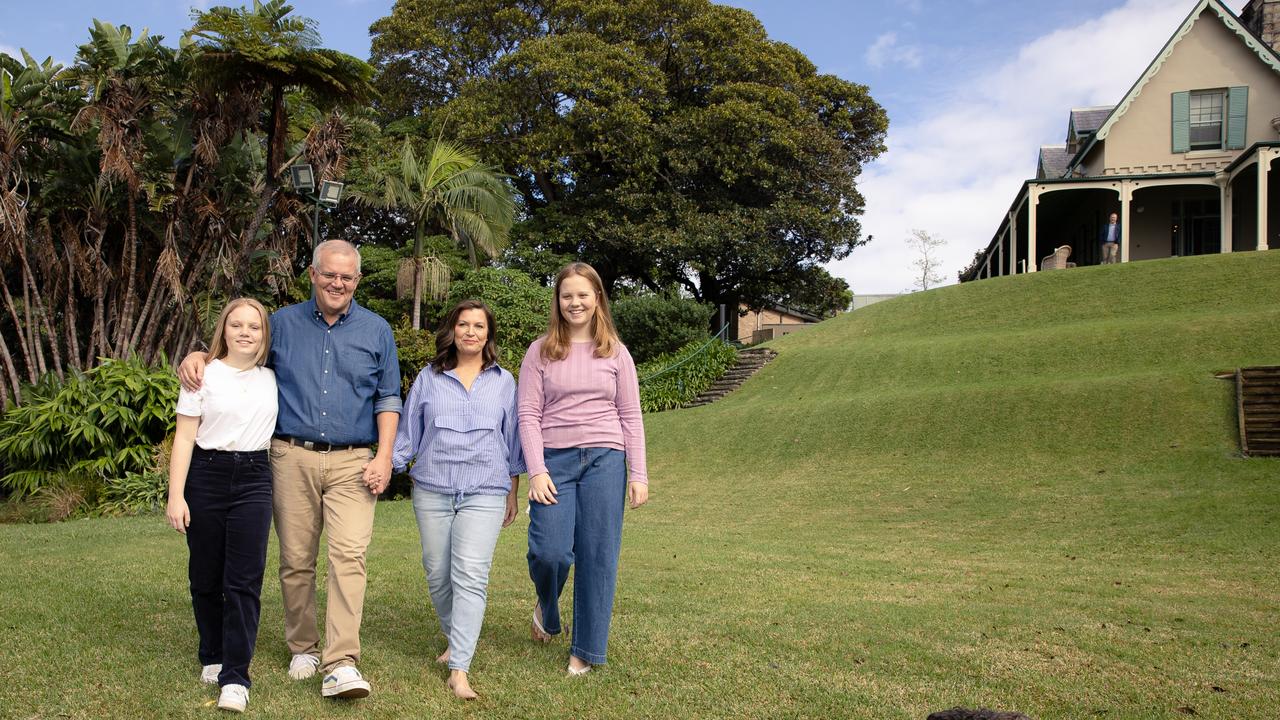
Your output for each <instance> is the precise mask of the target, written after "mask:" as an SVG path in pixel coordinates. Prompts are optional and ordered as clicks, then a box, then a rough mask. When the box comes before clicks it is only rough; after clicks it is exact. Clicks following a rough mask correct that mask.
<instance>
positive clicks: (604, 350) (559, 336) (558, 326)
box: [542, 262, 622, 360]
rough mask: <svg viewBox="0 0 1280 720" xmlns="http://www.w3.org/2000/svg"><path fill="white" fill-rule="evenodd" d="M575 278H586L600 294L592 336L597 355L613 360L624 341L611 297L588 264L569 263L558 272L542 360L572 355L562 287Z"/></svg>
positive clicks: (597, 300) (597, 299)
mask: <svg viewBox="0 0 1280 720" xmlns="http://www.w3.org/2000/svg"><path fill="white" fill-rule="evenodd" d="M574 275H577V276H579V277H584V278H586V279H587V282H589V283H591V289H592V290H594V291H595V293H596V311H595V313H594V315H593V316H592V318H591V334H592V336H593V339H594V340H595V343H596V351H595V356H596V357H598V358H604V357H613V355H614V353H616V352H617V346H618V345H620V344H622V340H621V339H619V337H618V331H617V329H616V328H614V326H613V315H611V314H610V313H609V296H608V295H605V293H604V283H603V282H601V281H600V274H599V273H597V272H596V270H595V268H593V267H591V266H590V265H588V264H586V263H584V262H574V263H569V264H568V265H565V266H564V267H562V268H560V272H558V273H556V282H555V286H554V287H555V293H554V294H553V295H552V297H551V319H550V321H549V322H548V324H547V334H546V336H545V338H544V339H543V341H542V357H543V358H545V359H547V360H563V359H565V358H566V357H567V356H568V355H569V345H570V343H571V341H570V340H569V323H568V321H566V320H565V319H564V316H562V315H561V314H560V284H561V283H563V282H564V281H565V280H566V279H567V278H570V277H573V276H574Z"/></svg>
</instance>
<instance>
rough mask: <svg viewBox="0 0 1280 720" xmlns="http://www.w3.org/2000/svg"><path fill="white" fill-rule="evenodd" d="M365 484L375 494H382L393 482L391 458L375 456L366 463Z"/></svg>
mask: <svg viewBox="0 0 1280 720" xmlns="http://www.w3.org/2000/svg"><path fill="white" fill-rule="evenodd" d="M362 479H363V480H364V486H365V487H367V488H369V492H371V493H373V494H374V495H381V494H382V492H383V491H384V490H386V489H387V486H388V485H390V484H391V458H383V457H382V456H380V455H378V456H374V458H373V459H372V460H370V461H369V462H367V463H365V464H364V476H363V478H362Z"/></svg>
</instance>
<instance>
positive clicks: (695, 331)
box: [613, 295, 711, 363]
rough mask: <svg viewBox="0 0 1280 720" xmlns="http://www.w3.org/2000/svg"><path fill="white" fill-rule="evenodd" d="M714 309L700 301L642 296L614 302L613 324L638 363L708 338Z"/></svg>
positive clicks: (660, 296)
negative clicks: (709, 324)
mask: <svg viewBox="0 0 1280 720" xmlns="http://www.w3.org/2000/svg"><path fill="white" fill-rule="evenodd" d="M710 317H711V308H709V307H707V306H706V305H703V304H702V303H700V302H698V301H697V300H690V299H687V298H680V297H664V296H662V295H638V296H635V297H624V298H620V299H619V300H618V301H617V302H615V303H613V322H614V324H616V325H617V326H618V334H619V335H621V336H622V342H623V343H624V344H625V345H626V346H627V350H628V351H630V352H631V357H632V358H634V359H635V361H636V362H637V363H643V362H647V361H649V360H650V359H652V358H655V357H657V356H659V355H662V354H664V353H674V352H678V351H679V350H680V349H681V348H683V347H685V346H687V345H688V344H689V343H692V342H697V341H699V340H703V341H705V340H706V339H707V335H708V334H709V333H708V332H707V328H708V318H710Z"/></svg>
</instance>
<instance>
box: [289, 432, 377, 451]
mask: <svg viewBox="0 0 1280 720" xmlns="http://www.w3.org/2000/svg"><path fill="white" fill-rule="evenodd" d="M275 438H276V440H282V441H284V442H287V443H289V444H290V445H296V446H297V447H300V448H303V449H305V450H315V451H316V452H321V453H328V452H333V451H334V450H366V449H368V448H369V446H368V445H360V444H354V445H334V444H332V443H327V442H312V441H310V440H302V439H300V438H295V437H289V436H288V435H276V436H275Z"/></svg>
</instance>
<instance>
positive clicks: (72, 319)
mask: <svg viewBox="0 0 1280 720" xmlns="http://www.w3.org/2000/svg"><path fill="white" fill-rule="evenodd" d="M62 314H63V315H64V316H65V317H64V319H63V323H62V326H63V329H64V330H65V331H66V333H67V367H68V368H74V369H83V366H82V365H81V364H80V338H79V337H77V333H78V331H79V330H80V321H79V317H78V316H77V314H76V269H75V263H74V261H73V260H72V259H71V253H67V307H66V309H64V310H63V311H62Z"/></svg>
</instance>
